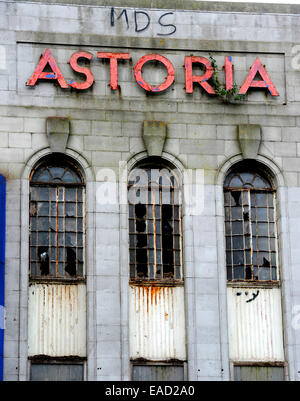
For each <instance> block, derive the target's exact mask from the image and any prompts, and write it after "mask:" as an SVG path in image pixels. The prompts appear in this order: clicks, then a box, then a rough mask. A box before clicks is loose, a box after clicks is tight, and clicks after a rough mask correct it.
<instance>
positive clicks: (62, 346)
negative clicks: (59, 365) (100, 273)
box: [28, 284, 86, 357]
mask: <svg viewBox="0 0 300 401" xmlns="http://www.w3.org/2000/svg"><path fill="white" fill-rule="evenodd" d="M28 347H29V349H28V354H29V356H33V355H48V356H70V355H74V356H81V357H84V356H86V289H85V284H78V285H76V284H66V285H65V284H31V285H30V287H29V317H28Z"/></svg>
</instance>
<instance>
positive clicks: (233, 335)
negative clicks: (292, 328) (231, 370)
mask: <svg viewBox="0 0 300 401" xmlns="http://www.w3.org/2000/svg"><path fill="white" fill-rule="evenodd" d="M227 300H228V332H229V333H228V334H229V356H230V359H231V360H233V361H248V362H251V361H284V351H283V333H282V314H281V291H280V289H279V288H268V289H266V288H228V289H227Z"/></svg>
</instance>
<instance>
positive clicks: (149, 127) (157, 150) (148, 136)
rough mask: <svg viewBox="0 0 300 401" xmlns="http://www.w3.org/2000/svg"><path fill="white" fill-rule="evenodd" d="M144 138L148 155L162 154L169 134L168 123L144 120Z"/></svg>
mask: <svg viewBox="0 0 300 401" xmlns="http://www.w3.org/2000/svg"><path fill="white" fill-rule="evenodd" d="M142 136H143V140H144V144H145V147H146V150H147V153H148V156H161V155H162V152H163V150H164V145H165V141H166V136H167V125H166V123H165V122H163V121H144V126H143V135H142Z"/></svg>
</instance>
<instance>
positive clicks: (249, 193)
mask: <svg viewBox="0 0 300 401" xmlns="http://www.w3.org/2000/svg"><path fill="white" fill-rule="evenodd" d="M275 196H276V193H275V189H274V187H273V185H272V182H271V180H270V178H269V176H268V175H267V174H266V172H265V170H264V169H263V168H262V167H261V166H260V165H258V164H255V165H254V164H249V163H245V162H244V163H240V164H239V165H237V166H236V167H235V168H234V169H233V170H231V171H230V172H229V174H228V175H227V177H226V179H225V182H224V200H225V234H226V265H227V279H228V280H229V281H234V280H237V281H264V282H266V281H272V282H274V281H278V280H279V266H278V252H277V233H276V207H275Z"/></svg>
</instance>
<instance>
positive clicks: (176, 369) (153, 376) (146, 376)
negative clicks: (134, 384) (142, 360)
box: [133, 365, 184, 382]
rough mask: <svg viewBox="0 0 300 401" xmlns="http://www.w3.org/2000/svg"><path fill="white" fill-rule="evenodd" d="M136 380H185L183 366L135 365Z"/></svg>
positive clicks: (134, 374) (134, 378)
mask: <svg viewBox="0 0 300 401" xmlns="http://www.w3.org/2000/svg"><path fill="white" fill-rule="evenodd" d="M133 380H134V381H159V382H160V381H168V382H169V381H183V380H184V373H183V366H162V365H158V366H147V365H134V366H133Z"/></svg>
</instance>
